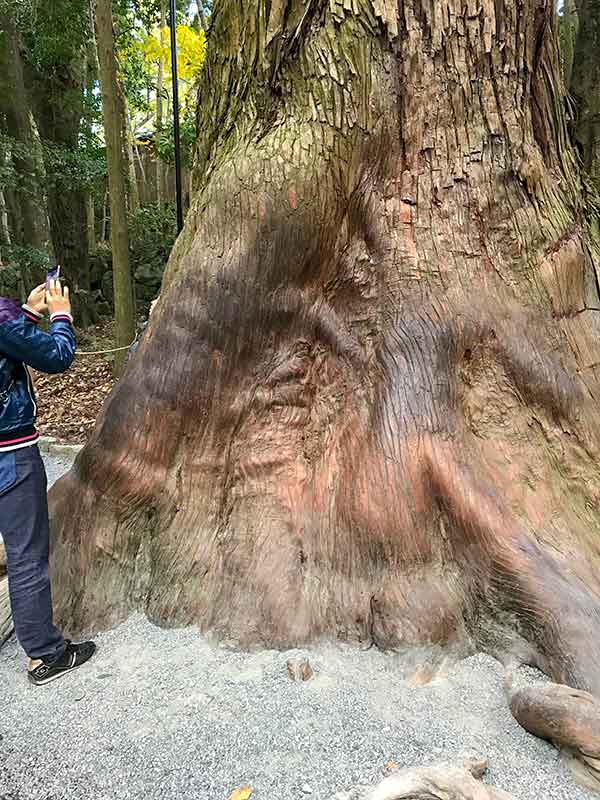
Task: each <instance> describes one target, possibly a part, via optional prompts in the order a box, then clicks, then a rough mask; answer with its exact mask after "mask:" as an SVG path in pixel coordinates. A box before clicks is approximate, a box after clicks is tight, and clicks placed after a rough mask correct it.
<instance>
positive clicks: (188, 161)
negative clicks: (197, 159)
mask: <svg viewBox="0 0 600 800" xmlns="http://www.w3.org/2000/svg"><path fill="white" fill-rule="evenodd" d="M179 133H180V137H181V157H182V160H183V164H184V166H186V167H191V166H192V162H193V159H194V148H195V145H196V114H195V111H194V110H193V109H191V108H186V109H185V110H184V113H183V116H182V117H181V120H180V123H179ZM173 136H174V134H173V122H172V121H170V122H169V124H168V125H163V127H162V130H161V131H159V133H158V136H157V139H156V153H157V155H158V157H159V158H160V159H161V161H165V162H166V163H167V164H173V163H174V161H175V140H174V138H173Z"/></svg>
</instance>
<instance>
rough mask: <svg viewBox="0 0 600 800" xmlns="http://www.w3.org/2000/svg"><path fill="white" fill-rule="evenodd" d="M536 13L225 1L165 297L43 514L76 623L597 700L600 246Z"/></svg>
mask: <svg viewBox="0 0 600 800" xmlns="http://www.w3.org/2000/svg"><path fill="white" fill-rule="evenodd" d="M551 5H552V4H547V3H541V2H538V1H537V0H497V1H496V2H491V0H443V2H435V3H429V2H423V1H422V0H401V2H399V3H396V2H388V0H328V1H327V2H325V0H313V1H312V2H299V0H280V2H270V3H267V2H264V0H252V1H251V2H246V3H243V4H240V3H236V2H230V1H229V0H223V1H222V2H220V3H218V4H216V5H215V9H214V16H213V21H212V30H211V48H210V55H209V59H208V63H207V66H206V74H205V76H204V84H203V89H202V97H201V108H202V109H203V111H202V114H203V116H202V118H201V120H200V122H201V129H200V133H201V135H200V137H199V143H200V144H199V149H198V153H197V158H196V167H195V173H196V179H195V183H196V192H195V199H194V202H193V205H192V208H191V210H190V213H189V215H188V219H187V223H186V227H185V229H184V231H183V233H182V235H181V236H180V238H179V240H178V242H177V245H176V247H175V250H174V253H173V256H172V258H171V262H170V266H169V269H168V274H167V277H166V282H165V289H164V292H163V295H162V300H161V303H160V304H159V306H158V308H157V311H156V312H155V314H154V315H153V317H152V321H151V324H150V327H149V330H148V335H147V337H146V338H145V340H144V342H143V344H142V345H141V347H140V349H139V351H138V354H137V356H136V359H135V360H134V362H133V363H132V365H131V366H130V368H129V369H128V371H127V373H126V375H125V377H124V379H123V381H122V382H121V383H120V384H119V386H118V387H117V388H116V390H115V392H114V394H113V395H112V397H111V398H110V400H109V402H108V404H107V406H106V408H105V410H104V412H103V415H102V419H101V420H100V422H99V424H98V427H97V429H96V431H95V433H94V435H93V437H92V440H91V442H90V443H89V445H88V446H87V447H86V449H85V450H84V451H83V452H82V454H81V455H80V457H79V459H78V461H77V463H76V466H75V468H74V470H73V471H72V473H71V474H70V476H69V477H67V479H65V480H63V481H62V482H61V483H60V484H59V485H58V486H57V488H56V489H55V490H54V493H53V495H52V516H53V525H54V540H55V541H54V579H55V586H56V597H57V599H58V610H59V615H60V617H61V619H62V621H63V622H64V623H66V624H67V625H68V626H69V627H70V628H78V629H81V628H86V627H88V628H89V627H94V626H103V625H110V624H112V623H115V622H116V621H118V620H120V619H122V618H124V617H125V616H126V615H127V614H129V613H130V612H131V611H132V610H133V609H143V610H144V611H146V612H147V613H148V615H149V616H150V618H152V619H153V620H156V621H158V622H160V623H163V624H172V625H181V624H189V623H198V624H199V625H200V626H201V627H202V628H203V629H204V630H207V631H212V632H215V633H216V634H218V635H220V636H222V637H225V638H227V639H229V640H232V641H235V642H237V643H238V644H240V645H243V646H261V645H265V646H267V645H269V646H272V645H275V646H280V645H289V644H293V643H299V642H305V641H308V640H312V639H315V638H317V637H323V636H329V637H339V638H341V639H345V640H351V641H360V642H364V643H375V644H376V645H378V646H380V647H386V648H400V647H405V646H411V645H415V644H423V643H435V644H441V645H445V646H448V647H453V646H454V647H458V648H462V649H464V650H470V649H474V648H485V649H487V650H488V651H491V652H493V653H496V654H498V655H501V656H502V657H506V658H509V657H510V658H516V659H517V660H521V661H527V662H529V663H533V664H537V665H538V666H540V667H542V669H544V670H546V671H547V672H549V673H550V674H551V675H552V676H553V677H554V678H555V679H556V680H558V681H560V682H562V683H571V684H575V685H577V686H579V687H581V688H584V689H588V690H592V691H596V692H600V674H599V671H598V669H597V664H598V663H599V659H600V637H599V635H598V634H599V632H600V586H599V581H598V577H597V572H596V568H597V565H598V563H599V560H600V549H599V543H600V540H599V538H598V534H597V530H598V523H599V517H598V499H599V496H598V486H599V484H598V467H597V463H596V455H597V452H598V435H597V422H596V419H595V415H596V411H597V398H598V397H599V396H600V383H599V381H598V378H599V376H600V373H599V370H600V366H599V365H600V345H599V334H600V315H599V310H600V304H599V297H598V279H597V275H596V272H595V266H594V265H595V259H596V258H597V251H596V250H595V245H594V243H593V241H592V240H591V238H590V236H589V235H588V231H587V224H586V216H585V209H584V208H583V207H582V205H581V202H580V193H579V186H578V176H577V173H576V168H575V166H574V159H573V156H572V152H571V150H570V148H569V145H568V142H567V139H566V134H565V125H564V120H563V112H562V87H561V79H560V75H559V57H558V52H557V35H556V20H555V16H554V11H553V10H552V9H551ZM596 263H597V261H596Z"/></svg>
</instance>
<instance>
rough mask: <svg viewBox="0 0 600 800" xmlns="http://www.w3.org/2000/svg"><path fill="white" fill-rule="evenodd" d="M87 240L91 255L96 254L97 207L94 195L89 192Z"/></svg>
mask: <svg viewBox="0 0 600 800" xmlns="http://www.w3.org/2000/svg"><path fill="white" fill-rule="evenodd" d="M86 211H87V240H88V253H89V254H90V255H91V256H95V255H96V250H97V247H96V209H95V204H94V195H93V194H91V193H90V194H89V195H88V198H87V206H86Z"/></svg>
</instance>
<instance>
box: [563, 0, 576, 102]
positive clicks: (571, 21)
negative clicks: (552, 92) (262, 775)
mask: <svg viewBox="0 0 600 800" xmlns="http://www.w3.org/2000/svg"><path fill="white" fill-rule="evenodd" d="M577 27H578V17H577V6H576V3H575V0H565V1H564V3H563V7H562V12H561V16H560V54H561V61H562V68H563V77H564V79H565V84H566V86H567V87H570V85H571V76H572V72H573V60H574V58H575V43H576V41H577Z"/></svg>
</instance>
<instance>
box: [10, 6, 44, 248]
mask: <svg viewBox="0 0 600 800" xmlns="http://www.w3.org/2000/svg"><path fill="white" fill-rule="evenodd" d="M15 16H16V15H15V10H14V8H12V7H11V5H10V4H8V3H2V4H0V117H1V121H0V126H1V127H2V128H3V129H4V130H5V132H6V134H8V135H9V136H10V137H11V139H12V141H8V140H6V141H5V147H6V150H5V152H4V153H3V158H6V157H10V158H12V161H13V163H14V169H15V175H16V176H17V181H16V185H15V187H14V188H15V195H16V198H17V201H18V208H19V220H18V225H19V228H20V229H19V230H18V231H17V232H16V239H17V240H18V241H20V242H27V243H28V244H29V245H30V246H31V247H34V248H37V249H39V250H43V249H44V248H46V247H47V246H48V243H49V238H50V237H49V231H48V211H47V208H46V204H45V197H44V190H43V188H42V181H43V172H44V171H43V159H42V148H41V143H40V140H39V137H38V134H37V130H36V128H35V124H34V121H33V118H32V115H31V110H30V109H31V103H30V99H29V96H28V92H27V89H26V87H25V79H24V74H23V60H22V57H21V49H22V44H21V41H20V36H19V33H18V31H17V27H16V24H15ZM15 222H16V221H15Z"/></svg>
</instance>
